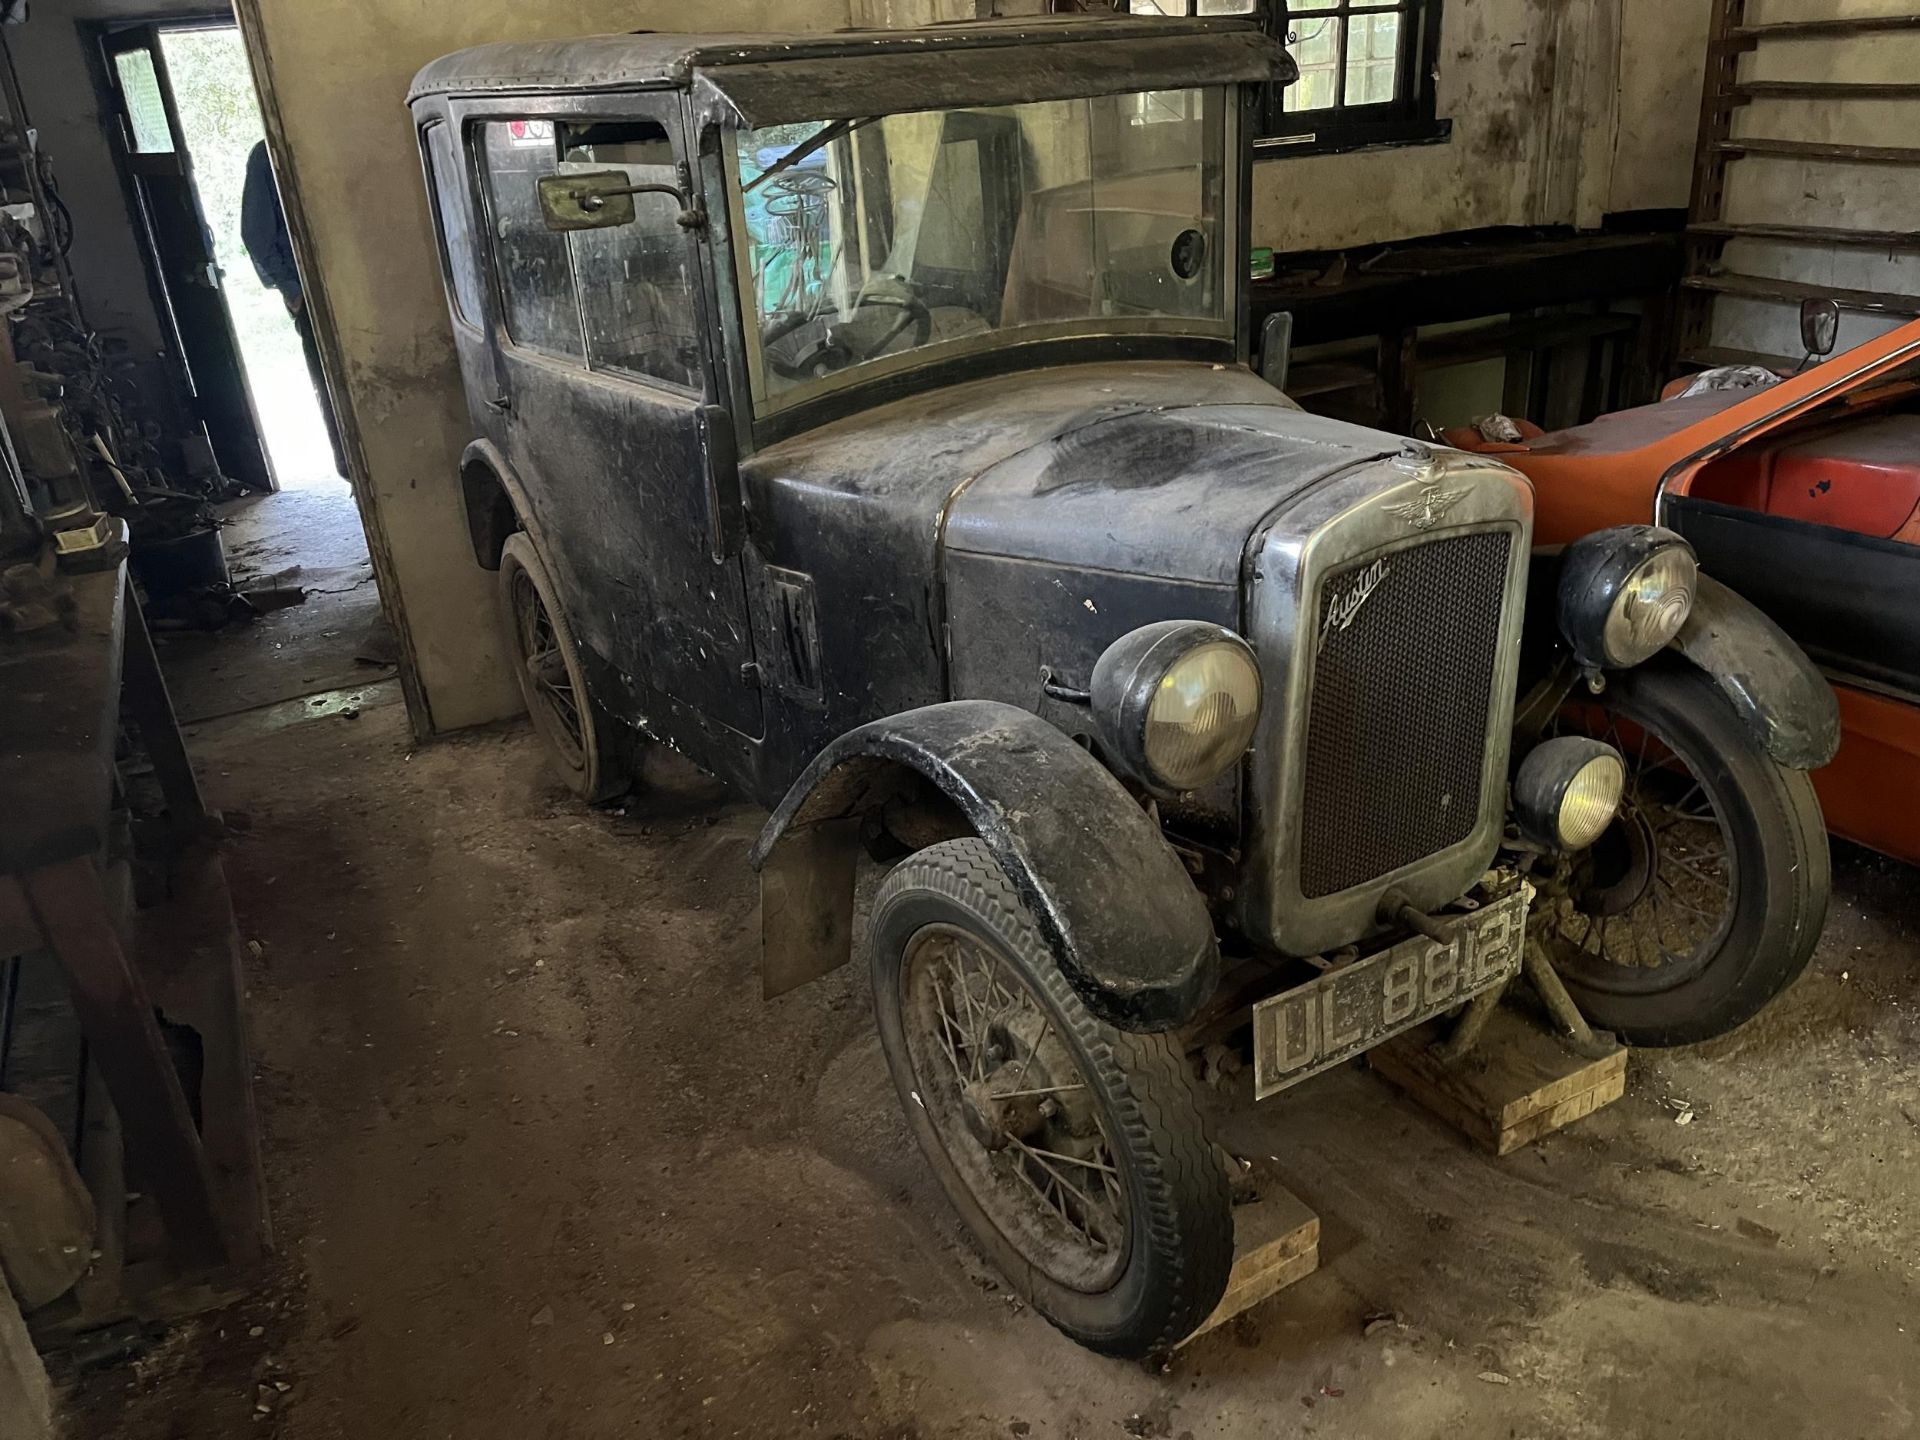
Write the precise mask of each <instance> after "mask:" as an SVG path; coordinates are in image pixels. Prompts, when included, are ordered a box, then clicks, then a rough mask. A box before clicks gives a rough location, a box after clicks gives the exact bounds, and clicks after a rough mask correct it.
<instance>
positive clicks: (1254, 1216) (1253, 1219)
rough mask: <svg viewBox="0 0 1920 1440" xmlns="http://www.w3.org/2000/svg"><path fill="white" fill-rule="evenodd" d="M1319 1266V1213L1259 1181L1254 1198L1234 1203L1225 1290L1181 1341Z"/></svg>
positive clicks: (1191, 1338) (1239, 1312)
mask: <svg viewBox="0 0 1920 1440" xmlns="http://www.w3.org/2000/svg"><path fill="white" fill-rule="evenodd" d="M1319 1268H1320V1217H1319V1216H1318V1215H1316V1214H1314V1212H1313V1211H1312V1210H1310V1209H1308V1208H1307V1205H1306V1203H1305V1202H1304V1201H1302V1200H1301V1199H1300V1198H1299V1197H1298V1196H1297V1195H1295V1194H1294V1193H1293V1192H1292V1191H1291V1190H1288V1189H1287V1188H1286V1187H1284V1186H1282V1185H1279V1184H1272V1183H1270V1184H1263V1185H1262V1187H1261V1194H1260V1198H1259V1199H1258V1200H1255V1201H1253V1202H1252V1203H1250V1204H1247V1205H1239V1206H1236V1207H1234V1212H1233V1271H1232V1273H1231V1274H1230V1275H1228V1277H1227V1289H1226V1293H1225V1294H1223V1295H1222V1296H1221V1297H1220V1303H1219V1304H1218V1305H1216V1306H1215V1307H1214V1309H1213V1313H1212V1314H1211V1315H1209V1316H1208V1317H1207V1318H1206V1319H1205V1320H1204V1321H1203V1322H1201V1324H1200V1326H1199V1328H1198V1329H1196V1330H1195V1331H1194V1332H1193V1334H1191V1335H1189V1336H1188V1337H1187V1338H1186V1339H1185V1340H1182V1341H1181V1342H1180V1343H1181V1344H1182V1345H1186V1344H1190V1343H1192V1342H1193V1341H1194V1340H1197V1339H1199V1338H1200V1336H1202V1335H1204V1334H1206V1333H1207V1332H1208V1331H1209V1330H1214V1329H1217V1328H1218V1327H1220V1326H1222V1325H1224V1324H1226V1323H1227V1321H1229V1320H1231V1319H1233V1318H1234V1317H1235V1316H1237V1315H1242V1314H1245V1313H1246V1312H1247V1311H1248V1310H1250V1309H1252V1308H1253V1307H1254V1306H1255V1305H1258V1304H1259V1303H1260V1302H1261V1301H1263V1300H1268V1299H1271V1298H1272V1297H1273V1296H1275V1295H1277V1294H1279V1293H1280V1291H1282V1290H1284V1289H1286V1288H1287V1286H1289V1285H1293V1284H1297V1283H1298V1282H1299V1281H1301V1280H1304V1279H1305V1278H1306V1277H1307V1276H1309V1275H1311V1274H1312V1273H1313V1272H1314V1271H1315V1270H1317V1269H1319Z"/></svg>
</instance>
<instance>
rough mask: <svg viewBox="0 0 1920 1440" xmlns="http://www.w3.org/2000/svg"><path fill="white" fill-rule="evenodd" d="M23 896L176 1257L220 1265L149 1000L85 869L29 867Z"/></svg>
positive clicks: (197, 1156)
mask: <svg viewBox="0 0 1920 1440" xmlns="http://www.w3.org/2000/svg"><path fill="white" fill-rule="evenodd" d="M26 889H27V899H28V901H29V903H30V904H31V905H32V906H33V911H34V915H35V918H36V919H37V920H38V921H39V924H40V929H41V933H42V934H44V935H45V936H46V938H47V945H48V948H49V949H51V950H52V951H53V952H54V953H55V954H56V955H58V956H59V957H60V963H61V964H62V965H63V966H65V967H66V971H67V976H68V978H69V979H70V980H71V981H72V984H73V1006H74V1009H75V1010H77V1011H78V1012H79V1014H80V1021H81V1024H82V1025H84V1026H85V1027H86V1032H87V1040H88V1042H89V1044H90V1046H91V1050H92V1054H93V1059H94V1063H95V1064H97V1065H98V1066H99V1067H100V1071H101V1073H102V1074H103V1075H104V1076H105V1077H106V1080H107V1086H108V1089H109V1091H110V1092H111V1093H112V1095H113V1104H114V1108H115V1109H116V1110H118V1111H119V1112H120V1119H121V1121H122V1123H123V1124H124V1126H125V1128H126V1143H127V1156H128V1160H129V1162H130V1163H131V1165H132V1167H133V1169H134V1171H135V1172H136V1175H137V1177H138V1183H139V1184H141V1185H142V1186H143V1187H144V1188H145V1189H146V1190H147V1191H148V1192H149V1193H151V1194H152V1195H153V1197H154V1199H155V1200H156V1201H157V1202H158V1204H159V1206H160V1214H161V1217H162V1218H163V1219H164V1220H165V1221H166V1226H167V1238H168V1241H169V1243H170V1245H171V1248H172V1252H173V1255H174V1257H175V1259H176V1260H177V1261H178V1263H179V1264H180V1265H181V1267H182V1268H184V1269H193V1268H201V1267H212V1266H218V1265H223V1264H225V1263H226V1261H227V1259H228V1252H227V1241H226V1236H225V1234H224V1232H223V1230H222V1228H221V1224H220V1215H219V1210H218V1207H217V1206H216V1204H215V1201H214V1188H213V1175H212V1172H211V1170H210V1169H209V1167H208V1164H207V1156H206V1152H205V1150H203V1149H202V1148H201V1145H200V1136H199V1133H198V1131H197V1130H196V1129H195V1128H194V1123H193V1113H192V1111H191V1110H189V1108H188V1106H187V1098H186V1095H185V1094H184V1093H183V1092H182V1090H181V1088H180V1076H179V1074H178V1073H177V1072H176V1071H175V1069H174V1067H173V1058H172V1056H171V1055H169V1054H168V1052H167V1047H166V1042H165V1041H164V1040H163V1039H162V1038H161V1035H160V1027H159V1025H158V1024H157V1023H156V1022H155V1020H154V1013H153V1000H152V997H151V996H150V995H149V994H148V993H147V987H146V985H145V984H144V983H143V982H142V981H141V978H140V975H139V972H138V971H136V970H135V969H134V968H133V966H132V965H131V964H129V963H128V960H127V956H126V952H125V951H123V950H122V949H121V948H120V939H119V937H118V936H117V935H116V934H115V933H114V931H113V926H112V925H111V924H110V923H109V921H108V919H107V915H106V897H105V894H104V892H103V891H102V889H101V885H100V877H99V874H98V872H97V871H96V870H95V869H94V864H93V862H92V861H91V860H88V859H76V860H67V861H64V862H62V863H61V864H59V865H53V866H48V867H47V868H45V869H43V870H36V871H34V872H33V873H32V874H31V875H29V876H27V877H26Z"/></svg>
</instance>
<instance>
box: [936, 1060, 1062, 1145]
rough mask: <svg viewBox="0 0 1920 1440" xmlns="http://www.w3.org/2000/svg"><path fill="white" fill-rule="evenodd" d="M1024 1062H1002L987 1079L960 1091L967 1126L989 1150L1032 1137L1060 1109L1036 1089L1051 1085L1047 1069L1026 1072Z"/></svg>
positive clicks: (1039, 1068)
mask: <svg viewBox="0 0 1920 1440" xmlns="http://www.w3.org/2000/svg"><path fill="white" fill-rule="evenodd" d="M1022 1069H1023V1067H1021V1066H1020V1065H1017V1064H1016V1065H1002V1066H1001V1067H1000V1068H999V1069H998V1070H995V1071H994V1072H993V1073H992V1074H990V1075H988V1076H987V1077H986V1078H985V1079H983V1080H975V1081H973V1082H972V1083H971V1084H969V1085H967V1086H965V1087H964V1088H963V1089H962V1090H961V1092H960V1102H961V1105H962V1107H963V1110H962V1114H963V1115H964V1117H965V1119H966V1122H967V1130H968V1133H970V1134H971V1135H972V1136H973V1138H974V1139H975V1140H978V1141H979V1142H980V1143H981V1145H983V1146H985V1147H986V1148H987V1149H988V1150H1004V1149H1006V1147H1007V1146H1008V1144H1009V1143H1011V1142H1012V1141H1015V1140H1032V1139H1033V1138H1034V1137H1035V1136H1037V1135H1039V1134H1040V1132H1041V1131H1042V1130H1043V1129H1045V1128H1046V1124H1047V1121H1048V1120H1049V1119H1050V1118H1052V1116H1053V1115H1054V1114H1056V1113H1058V1107H1057V1106H1055V1105H1054V1104H1053V1103H1052V1101H1051V1100H1050V1099H1049V1097H1047V1096H1044V1095H1036V1094H1034V1093H1033V1092H1034V1091H1036V1090H1044V1089H1048V1088H1050V1082H1049V1081H1048V1079H1047V1077H1046V1073H1045V1071H1044V1070H1042V1069H1041V1067H1039V1066H1034V1067H1032V1068H1031V1069H1027V1070H1026V1071H1025V1073H1024V1074H1023V1073H1022Z"/></svg>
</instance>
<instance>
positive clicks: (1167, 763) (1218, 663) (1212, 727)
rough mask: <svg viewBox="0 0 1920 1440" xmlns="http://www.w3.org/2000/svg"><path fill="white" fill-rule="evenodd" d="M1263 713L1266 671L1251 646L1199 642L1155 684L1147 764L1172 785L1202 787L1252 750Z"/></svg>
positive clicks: (1220, 642)
mask: <svg viewBox="0 0 1920 1440" xmlns="http://www.w3.org/2000/svg"><path fill="white" fill-rule="evenodd" d="M1259 718H1260V671H1259V669H1258V667H1257V666H1256V665H1255V664H1254V661H1253V657H1252V656H1251V655H1249V654H1248V653H1247V650H1246V648H1245V647H1244V646H1242V645H1238V644H1235V643H1232V642H1230V641H1224V640H1215V641H1210V642H1208V643H1206V644H1204V645H1197V646H1195V647H1194V648H1193V649H1191V650H1189V651H1188V652H1187V653H1186V654H1184V655H1182V656H1181V657H1180V658H1179V659H1178V660H1176V661H1174V663H1173V664H1172V665H1171V666H1170V667H1169V668H1168V670H1167V673H1166V674H1165V675H1164V676H1162V677H1161V680H1160V683H1159V684H1158V685H1157V686H1155V687H1154V692H1153V699H1152V701H1151V702H1150V703H1149V705H1148V706H1147V728H1146V735H1145V747H1144V748H1145V754H1146V760H1147V764H1148V766H1149V767H1150V768H1151V769H1152V771H1153V772H1154V776H1155V777H1156V778H1157V779H1158V780H1159V781H1160V782H1161V783H1162V784H1163V785H1165V786H1166V788H1168V789H1170V790H1197V789H1199V788H1200V787H1201V786H1202V785H1205V784H1206V783H1207V782H1208V781H1210V780H1212V779H1214V778H1215V777H1216V776H1218V775H1219V774H1220V773H1221V772H1222V771H1224V770H1225V769H1226V768H1227V767H1228V766H1229V765H1231V764H1233V762H1234V761H1236V760H1238V759H1239V758H1240V757H1241V756H1242V755H1243V754H1245V753H1246V749H1247V746H1248V745H1250V744H1251V743H1252V742H1253V730H1254V726H1255V724H1256V723H1258V721H1259Z"/></svg>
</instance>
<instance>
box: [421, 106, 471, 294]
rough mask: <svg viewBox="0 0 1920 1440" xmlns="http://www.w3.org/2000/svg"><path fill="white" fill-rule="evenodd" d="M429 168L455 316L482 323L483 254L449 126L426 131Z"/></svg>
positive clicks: (441, 251) (442, 265)
mask: <svg viewBox="0 0 1920 1440" xmlns="http://www.w3.org/2000/svg"><path fill="white" fill-rule="evenodd" d="M426 138H427V165H428V169H429V172H430V174H431V176H432V183H433V210H434V218H435V219H436V220H437V221H438V222H439V227H440V264H441V267H442V268H443V269H444V270H445V271H446V273H447V280H448V283H449V284H451V285H452V287H453V309H454V313H455V314H456V315H458V316H459V317H460V318H461V319H462V320H464V321H466V322H467V324H469V325H477V324H479V323H480V315H481V313H482V312H481V306H480V252H479V250H478V249H476V248H475V246H474V234H473V215H472V211H471V210H469V209H468V207H467V202H466V195H465V190H464V187H463V186H462V185H461V184H460V157H459V150H458V147H456V146H455V145H454V143H453V130H452V128H451V127H450V126H447V125H433V126H429V127H428V129H427V137H426Z"/></svg>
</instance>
